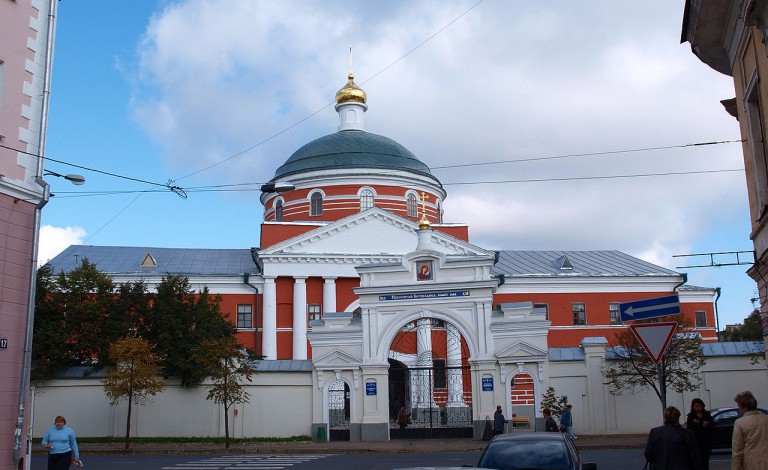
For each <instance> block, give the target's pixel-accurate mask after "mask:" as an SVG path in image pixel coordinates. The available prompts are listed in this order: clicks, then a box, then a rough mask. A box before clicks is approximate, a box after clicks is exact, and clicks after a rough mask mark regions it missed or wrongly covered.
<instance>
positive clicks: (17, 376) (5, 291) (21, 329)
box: [0, 0, 56, 470]
mask: <svg viewBox="0 0 768 470" xmlns="http://www.w3.org/2000/svg"><path fill="white" fill-rule="evenodd" d="M55 1H56V0H0V136H2V137H0V470H11V469H17V468H18V467H17V462H16V459H15V458H14V450H15V447H16V437H15V432H16V423H17V417H18V412H19V404H20V396H19V394H20V393H19V392H20V389H21V386H22V383H24V382H23V381H22V371H23V370H24V367H23V364H24V351H25V340H26V336H27V335H26V333H27V321H28V312H29V293H30V286H31V276H32V275H33V274H34V268H33V265H34V259H35V257H36V246H35V242H36V230H37V224H36V222H35V221H36V205H37V204H38V202H39V201H40V200H41V199H42V197H43V188H42V187H41V186H40V185H39V184H37V183H36V177H37V176H39V175H40V173H41V172H42V164H40V163H41V161H42V157H41V156H39V155H40V154H41V151H40V149H41V147H43V146H44V142H45V139H44V136H45V129H44V127H45V122H46V119H45V116H46V112H47V110H46V108H47V96H46V93H47V90H48V87H47V85H46V82H47V73H46V70H47V69H49V63H50V61H49V57H48V56H49V53H48V51H49V50H52V48H51V47H50V45H51V44H52V42H51V43H50V44H49V31H50V32H52V31H53V30H54V29H53V27H52V25H53V20H52V18H53V17H55V15H50V13H51V8H54V13H55ZM51 34H52V33H51ZM51 39H52V36H51ZM30 154H31V155H30ZM28 404H29V402H28V401H27V405H28ZM26 410H27V411H29V409H28V407H27V409H26ZM29 416H31V415H30V414H29V413H27V414H26V417H25V421H24V426H23V432H22V434H23V435H24V436H26V432H27V427H28V426H29V424H30V423H29V421H28V419H29ZM25 444H26V439H21V445H22V448H21V449H20V452H18V454H20V455H21V456H23V455H24V453H25Z"/></svg>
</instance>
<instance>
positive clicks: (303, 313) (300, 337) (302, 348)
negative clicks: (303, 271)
mask: <svg viewBox="0 0 768 470" xmlns="http://www.w3.org/2000/svg"><path fill="white" fill-rule="evenodd" d="M306 281H307V278H306V277H294V278H293V359H306V358H307V282H306Z"/></svg>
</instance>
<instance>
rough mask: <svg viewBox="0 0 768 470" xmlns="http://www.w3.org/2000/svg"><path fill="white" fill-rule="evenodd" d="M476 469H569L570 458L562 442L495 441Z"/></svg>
mask: <svg viewBox="0 0 768 470" xmlns="http://www.w3.org/2000/svg"><path fill="white" fill-rule="evenodd" d="M477 466H478V467H483V468H495V469H498V470H522V469H547V470H549V469H564V468H571V467H572V462H571V457H570V456H569V454H568V449H567V448H566V445H565V442H563V441H522V440H521V441H503V440H500V441H496V442H491V443H490V444H488V447H487V448H486V449H485V452H483V455H482V456H481V457H480V461H479V462H478V463H477Z"/></svg>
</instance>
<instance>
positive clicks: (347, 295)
mask: <svg viewBox="0 0 768 470" xmlns="http://www.w3.org/2000/svg"><path fill="white" fill-rule="evenodd" d="M358 286H360V279H358V278H349V277H340V278H338V279H336V309H337V310H338V311H340V312H343V311H344V310H345V309H346V308H347V307H348V306H349V304H351V303H352V302H354V301H356V300H357V296H356V295H355V293H354V292H352V289H353V288H355V287H358Z"/></svg>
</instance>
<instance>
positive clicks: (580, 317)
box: [572, 302, 587, 325]
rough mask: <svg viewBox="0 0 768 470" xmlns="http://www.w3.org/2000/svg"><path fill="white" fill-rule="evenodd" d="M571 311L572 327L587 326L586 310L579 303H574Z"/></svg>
mask: <svg viewBox="0 0 768 470" xmlns="http://www.w3.org/2000/svg"><path fill="white" fill-rule="evenodd" d="M572 309H573V324H574V325H586V324H587V309H586V306H585V305H584V304H583V303H581V302H576V303H574V304H573V306H572Z"/></svg>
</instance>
